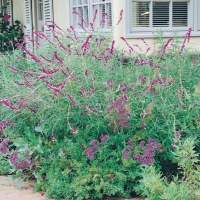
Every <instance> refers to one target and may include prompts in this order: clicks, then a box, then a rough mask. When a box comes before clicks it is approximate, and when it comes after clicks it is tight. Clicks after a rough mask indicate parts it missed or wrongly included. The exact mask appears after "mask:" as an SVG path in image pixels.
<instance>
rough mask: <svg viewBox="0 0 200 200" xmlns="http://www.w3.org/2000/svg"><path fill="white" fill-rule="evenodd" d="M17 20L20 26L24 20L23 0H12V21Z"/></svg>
mask: <svg viewBox="0 0 200 200" xmlns="http://www.w3.org/2000/svg"><path fill="white" fill-rule="evenodd" d="M15 20H19V21H20V22H21V25H22V27H23V26H24V24H25V23H24V22H25V13H24V0H13V21H15Z"/></svg>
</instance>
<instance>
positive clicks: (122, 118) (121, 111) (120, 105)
mask: <svg viewBox="0 0 200 200" xmlns="http://www.w3.org/2000/svg"><path fill="white" fill-rule="evenodd" d="M127 101H128V98H127V96H126V95H125V94H124V95H123V96H121V97H120V98H118V99H117V100H116V101H115V102H114V103H113V104H112V105H111V106H110V107H108V108H107V111H111V110H113V109H116V110H117V114H118V117H119V122H118V124H119V126H121V127H123V128H130V124H129V122H127V119H128V118H129V117H130V115H129V114H128V113H127V110H126V107H125V103H126V102H127Z"/></svg>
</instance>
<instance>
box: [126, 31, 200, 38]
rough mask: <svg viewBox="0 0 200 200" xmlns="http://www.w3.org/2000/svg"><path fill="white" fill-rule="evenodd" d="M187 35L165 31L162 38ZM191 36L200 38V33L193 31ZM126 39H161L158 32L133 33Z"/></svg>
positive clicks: (127, 35) (182, 32)
mask: <svg viewBox="0 0 200 200" xmlns="http://www.w3.org/2000/svg"><path fill="white" fill-rule="evenodd" d="M186 33H187V31H177V32H167V31H165V32H164V33H163V35H162V37H166V38H169V37H173V36H174V35H176V36H179V37H182V36H185V34H186ZM191 36H192V37H197V36H200V31H192V32H191ZM125 37H126V38H127V39H134V38H135V39H137V38H153V37H154V38H155V37H159V36H158V34H157V33H156V32H154V34H153V32H132V33H128V34H126V35H125Z"/></svg>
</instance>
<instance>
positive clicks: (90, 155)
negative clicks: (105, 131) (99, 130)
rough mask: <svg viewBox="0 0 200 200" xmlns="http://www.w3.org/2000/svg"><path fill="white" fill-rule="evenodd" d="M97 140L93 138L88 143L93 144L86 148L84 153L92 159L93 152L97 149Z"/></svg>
mask: <svg viewBox="0 0 200 200" xmlns="http://www.w3.org/2000/svg"><path fill="white" fill-rule="evenodd" d="M96 142H97V140H93V142H91V143H90V144H91V145H92V144H94V145H93V146H92V147H88V148H87V149H86V154H87V156H88V158H89V159H90V160H94V153H95V152H96V151H98V149H99V148H98V146H97V145H96Z"/></svg>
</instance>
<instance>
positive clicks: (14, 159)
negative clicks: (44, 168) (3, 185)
mask: <svg viewBox="0 0 200 200" xmlns="http://www.w3.org/2000/svg"><path fill="white" fill-rule="evenodd" d="M10 162H11V164H13V165H14V166H15V167H16V168H17V169H22V170H24V169H26V168H28V167H30V166H31V165H33V163H32V161H31V158H30V157H26V158H23V159H21V161H19V152H18V151H13V152H12V154H11V155H10Z"/></svg>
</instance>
